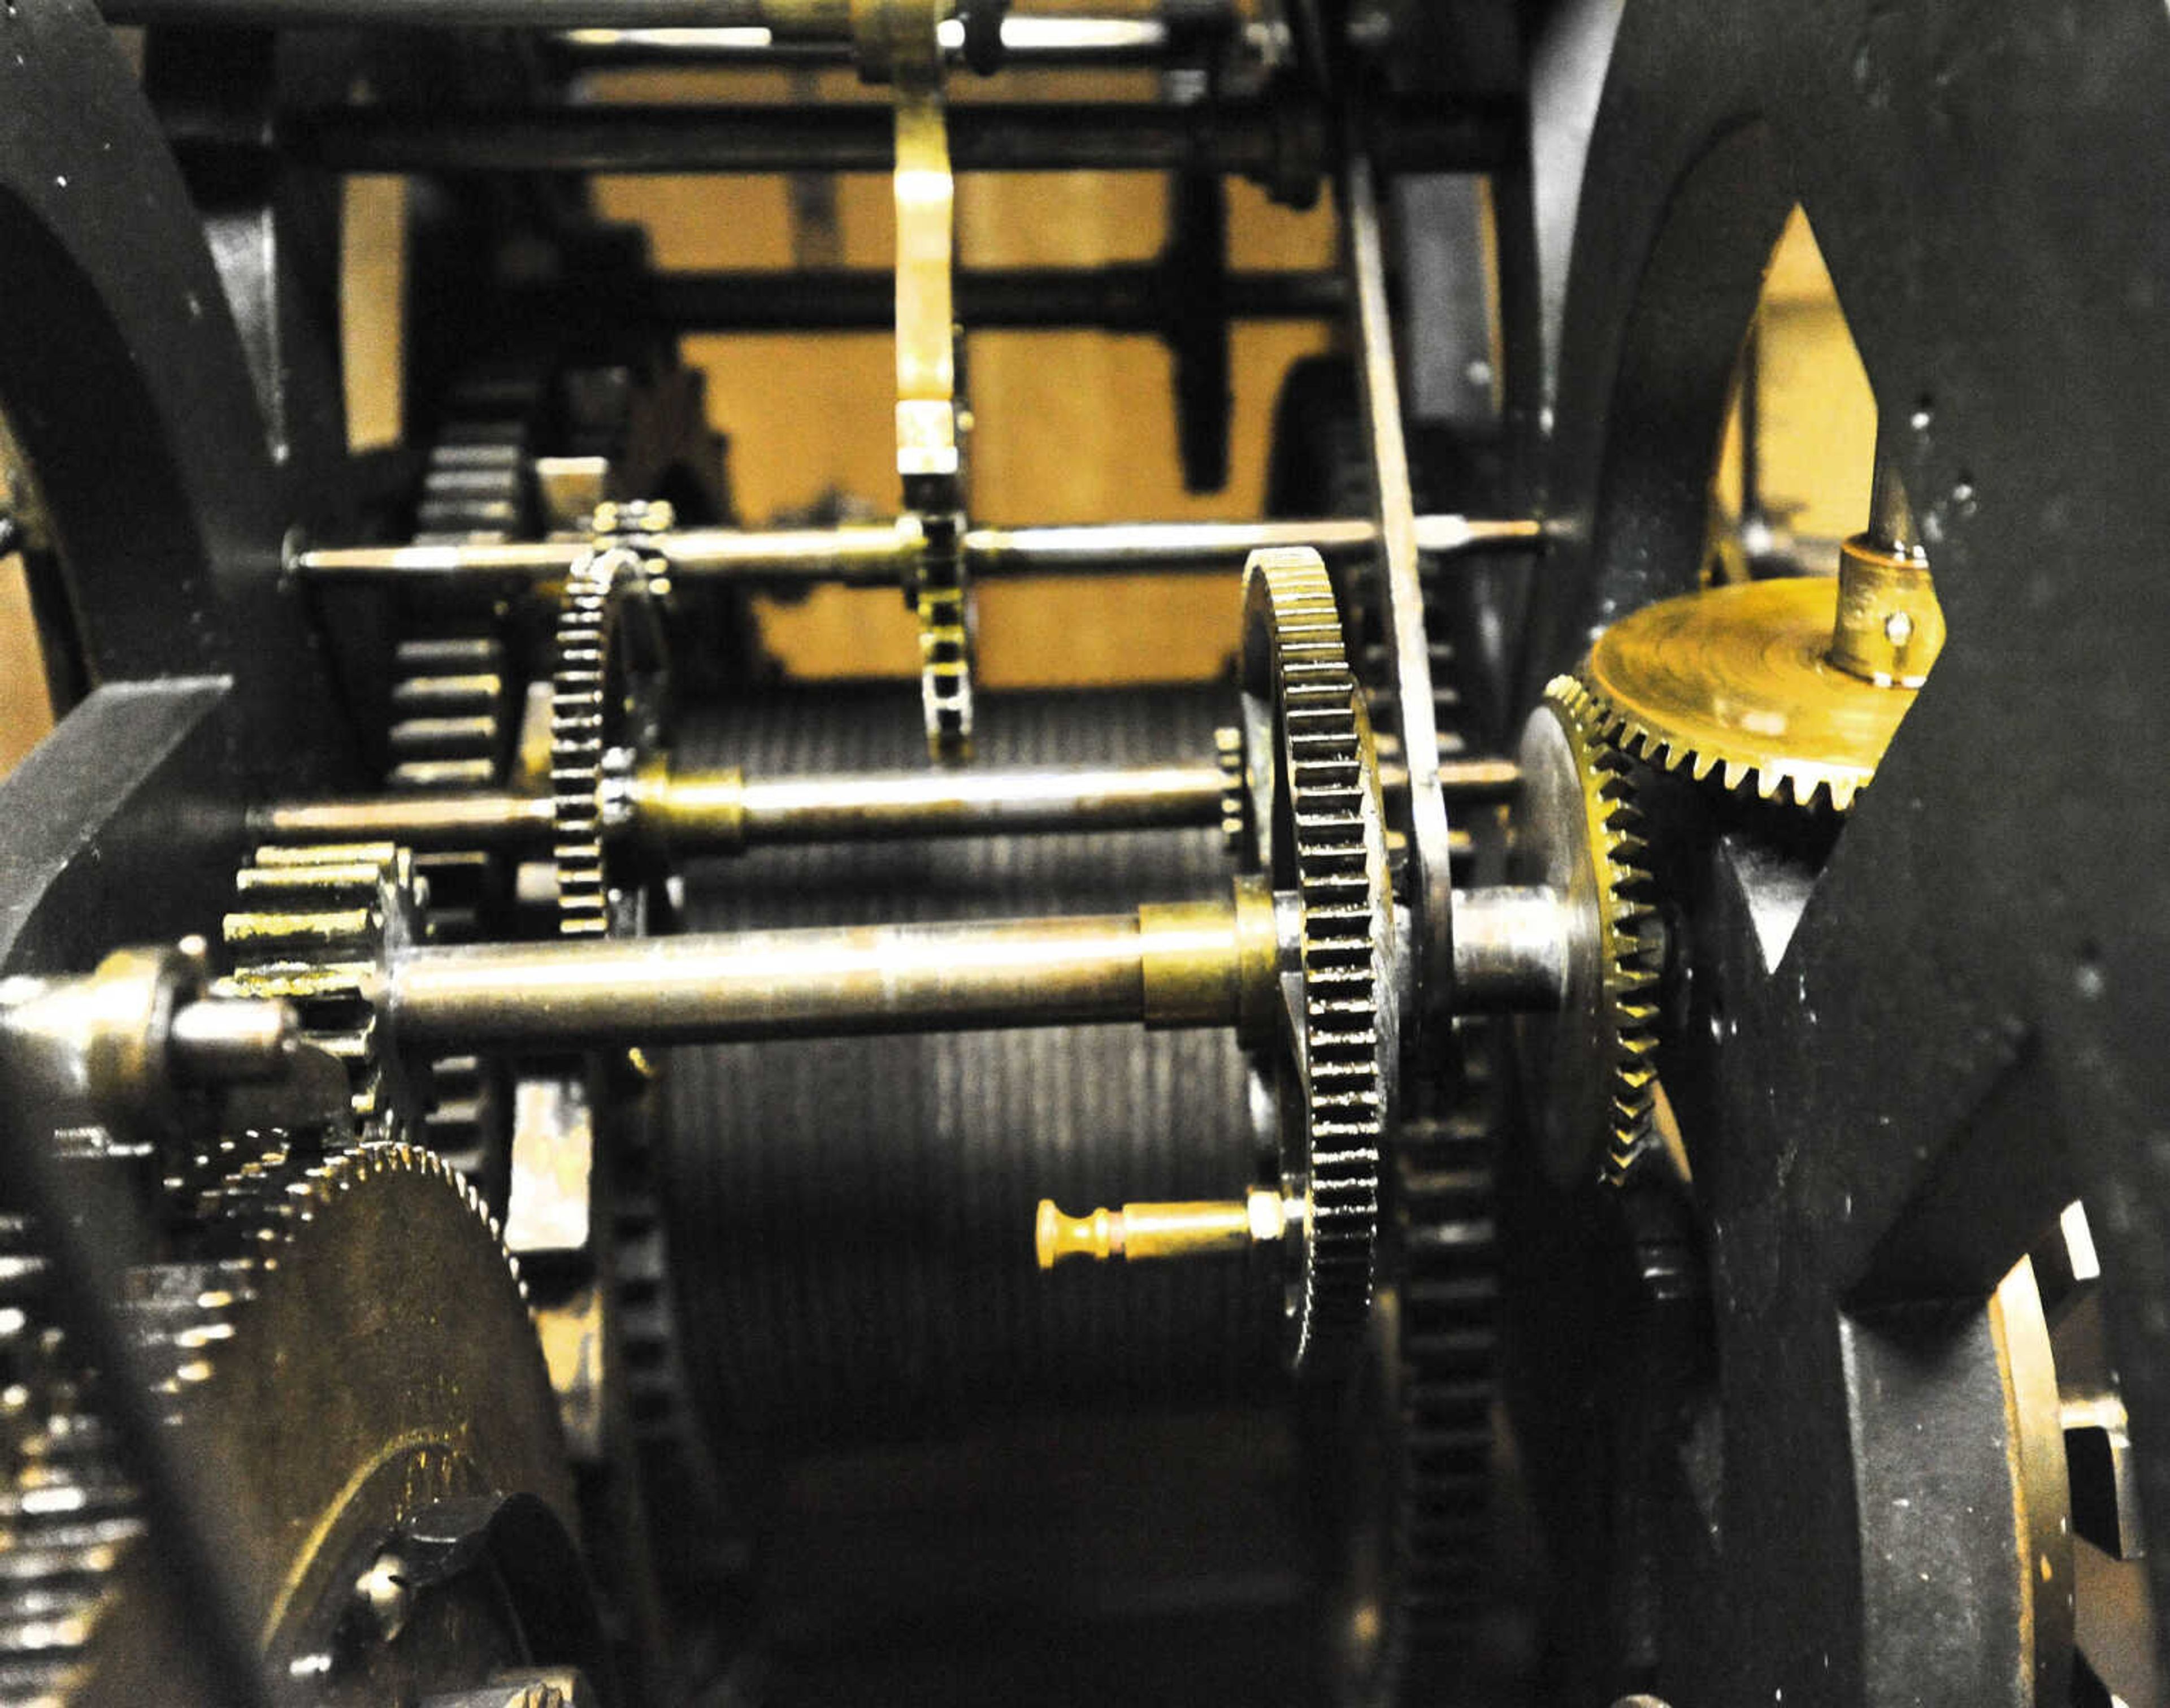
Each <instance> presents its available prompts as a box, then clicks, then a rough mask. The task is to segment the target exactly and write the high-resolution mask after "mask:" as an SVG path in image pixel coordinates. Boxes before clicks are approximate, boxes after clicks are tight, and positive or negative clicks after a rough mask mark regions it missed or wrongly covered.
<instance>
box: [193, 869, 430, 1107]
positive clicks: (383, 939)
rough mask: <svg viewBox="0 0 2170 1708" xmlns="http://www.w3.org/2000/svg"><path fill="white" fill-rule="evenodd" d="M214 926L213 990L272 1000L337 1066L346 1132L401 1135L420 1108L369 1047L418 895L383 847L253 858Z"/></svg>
mask: <svg viewBox="0 0 2170 1708" xmlns="http://www.w3.org/2000/svg"><path fill="white" fill-rule="evenodd" d="M234 897H235V903H236V905H235V908H234V911H233V912H232V913H228V914H227V916H226V918H225V919H224V920H223V922H222V925H221V934H222V937H223V938H224V940H225V943H226V946H227V951H228V952H229V953H230V954H231V955H232V956H233V961H234V968H233V972H232V975H231V977H228V978H227V979H226V980H224V981H222V986H223V988H226V989H227V990H230V991H232V992H234V993H238V994H241V995H244V996H259V997H277V998H283V999H286V1000H287V1001H290V1002H291V1003H292V1004H294V1005H295V1006H296V1008H297V1009H298V1010H299V1012H300V1015H301V1021H302V1037H303V1038H304V1040H305V1041H307V1042H309V1043H312V1044H314V1045H316V1046H317V1047H318V1048H319V1049H322V1050H324V1051H326V1052H329V1054H331V1055H332V1056H334V1057H337V1058H338V1059H339V1061H340V1062H341V1063H344V1064H345V1067H346V1069H347V1073H348V1076H349V1079H350V1082H351V1084H352V1086H353V1093H354V1118H355V1132H356V1133H357V1134H358V1135H359V1136H360V1137H361V1138H366V1139H401V1138H407V1137H408V1136H409V1134H410V1133H412V1132H414V1128H415V1126H416V1123H417V1122H418V1120H419V1119H420V1109H419V1101H420V1100H418V1099H417V1098H416V1096H415V1095H414V1088H413V1087H411V1086H410V1085H409V1083H408V1081H407V1079H406V1076H405V1075H404V1074H403V1073H402V1071H401V1068H400V1064H399V1063H398V1059H397V1058H396V1057H393V1055H392V1053H391V1052H389V1051H387V1050H385V1049H382V1047H380V1045H381V1041H382V1038H381V1034H382V1026H383V1016H382V1015H381V1014H380V1012H379V1011H378V1002H379V1000H380V998H381V994H382V983H383V980H382V976H381V975H382V970H383V967H384V966H385V963H386V962H387V961H388V960H389V959H390V958H391V957H392V956H393V955H396V954H397V953H398V951H399V950H402V949H404V948H405V947H406V946H407V945H409V944H410V943H414V942H418V941H420V940H421V938H422V936H423V934H424V926H423V918H424V914H425V909H426V908H427V905H428V886H427V885H426V884H425V883H424V882H423V881H421V880H420V878H419V877H417V876H416V875H415V872H414V859H413V857H412V856H411V855H410V854H409V853H408V852H407V850H406V849H402V848H397V847H394V846H393V844H391V843H323V844H318V845H313V846H305V847H297V848H283V847H270V848H260V849H257V851H256V853H255V854H254V856H253V857H252V858H251V859H250V860H249V864H248V865H244V866H243V868H242V869H241V870H240V871H239V872H238V873H237V874H236V875H235V877H234Z"/></svg>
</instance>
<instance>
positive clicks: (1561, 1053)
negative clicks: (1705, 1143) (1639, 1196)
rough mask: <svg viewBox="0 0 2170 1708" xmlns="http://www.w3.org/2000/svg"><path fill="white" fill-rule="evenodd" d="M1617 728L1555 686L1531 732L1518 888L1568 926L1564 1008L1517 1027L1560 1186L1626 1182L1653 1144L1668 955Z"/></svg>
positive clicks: (1575, 692)
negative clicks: (1553, 904) (1530, 891)
mask: <svg viewBox="0 0 2170 1708" xmlns="http://www.w3.org/2000/svg"><path fill="white" fill-rule="evenodd" d="M1611 717H1612V715H1611V713H1610V712H1609V711H1608V710H1607V709H1606V707H1605V706H1604V705H1603V704H1601V702H1600V701H1599V700H1598V699H1596V698H1595V696H1594V695H1592V694H1591V693H1590V690H1589V689H1588V688H1585V686H1584V685H1583V684H1582V683H1579V682H1578V681H1577V680H1576V679H1575V678H1574V677H1568V676H1563V677H1556V678H1554V679H1553V682H1552V683H1550V684H1549V685H1547V688H1546V689H1545V693H1544V698H1543V699H1542V701H1541V702H1540V703H1539V704H1538V706H1537V709H1536V710H1535V711H1533V712H1532V713H1531V715H1530V719H1529V721H1528V723H1527V724H1526V725H1524V728H1523V731H1522V742H1521V754H1520V763H1521V772H1522V779H1523V781H1522V790H1523V812H1522V816H1521V821H1520V822H1519V823H1518V825H1517V828H1516V832H1515V843H1514V847H1513V849H1512V850H1511V852H1510V855H1509V859H1508V878H1509V881H1510V882H1512V883H1516V884H1530V885H1542V886H1545V887H1547V888H1548V889H1551V890H1553V891H1556V892H1557V893H1558V895H1559V896H1560V897H1562V898H1563V905H1564V906H1565V907H1566V908H1568V910H1569V927H1570V929H1569V941H1570V945H1571V947H1570V949H1569V956H1568V967H1567V990H1566V995H1565V1000H1564V1002H1563V1004H1562V1007H1561V1009H1560V1011H1559V1012H1558V1013H1557V1014H1537V1015H1524V1016H1521V1017H1520V1018H1519V1019H1518V1020H1516V1022H1515V1030H1516V1034H1517V1045H1518V1049H1517V1054H1518V1055H1519V1056H1520V1057H1521V1063H1522V1071H1523V1074H1524V1078H1525V1080H1526V1084H1527V1085H1528V1089H1529V1092H1530V1106H1531V1109H1532V1110H1533V1111H1535V1112H1536V1116H1537V1123H1538V1127H1539V1132H1538V1135H1537V1136H1538V1141H1539V1145H1540V1148H1541V1150H1542V1154H1543V1157H1544V1160H1545V1165H1546V1168H1547V1171H1548V1172H1549V1173H1550V1174H1551V1175H1552V1176H1553V1179H1554V1180H1555V1181H1558V1183H1559V1184H1561V1185H1563V1186H1573V1185H1575V1184H1578V1183H1579V1182H1581V1181H1586V1180H1588V1179H1590V1178H1591V1177H1592V1176H1593V1175H1597V1174H1598V1173H1600V1172H1602V1173H1603V1174H1604V1175H1605V1176H1606V1177H1607V1178H1609V1179H1611V1180H1613V1181H1619V1180H1621V1179H1622V1178H1624V1177H1625V1175H1626V1174H1627V1170H1629V1169H1630V1168H1631V1167H1632V1166H1633V1164H1634V1162H1635V1160H1636V1159H1637V1158H1638V1156H1640V1155H1641V1154H1643V1152H1644V1150H1645V1149H1646V1148H1649V1145H1650V1144H1651V1143H1652V1142H1653V1130H1652V1118H1653V1107H1654V1101H1655V1096H1656V1090H1657V1068H1656V1064H1655V1056H1656V1052H1657V1047H1658V1035H1657V1027H1658V1007H1657V1001H1656V994H1657V983H1658V976H1659V973H1660V964H1659V963H1660V956H1661V954H1662V948H1661V945H1660V942H1659V940H1658V937H1657V932H1656V916H1655V915H1654V913H1653V911H1652V909H1651V908H1650V906H1649V901H1648V899H1647V898H1648V894H1649V882H1650V880H1649V874H1648V873H1647V872H1646V871H1645V870H1644V867H1643V865H1642V859H1643V854H1644V843H1643V840H1642V838H1641V835H1640V832H1641V829H1642V816H1641V814H1640V812H1639V811H1638V809H1637V807H1636V806H1635V803H1634V799H1633V775H1632V763H1631V761H1630V759H1629V758H1628V757H1627V754H1626V753H1625V752H1622V751H1621V749H1620V748H1619V747H1616V746H1615V745H1614V744H1613V743H1612V742H1610V741H1608V740H1607V738H1606V737H1607V732H1608V731H1610V730H1611V728H1612V727H1614V725H1613V723H1612V721H1611Z"/></svg>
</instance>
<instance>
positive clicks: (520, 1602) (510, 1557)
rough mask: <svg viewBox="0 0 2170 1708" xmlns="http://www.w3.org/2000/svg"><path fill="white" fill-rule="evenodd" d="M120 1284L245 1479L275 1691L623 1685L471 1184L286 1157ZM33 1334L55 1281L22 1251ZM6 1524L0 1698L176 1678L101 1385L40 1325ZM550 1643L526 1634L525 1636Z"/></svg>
mask: <svg viewBox="0 0 2170 1708" xmlns="http://www.w3.org/2000/svg"><path fill="white" fill-rule="evenodd" d="M186 1216H187V1222H188V1232H187V1234H186V1236H185V1238H184V1250H183V1251H182V1252H181V1253H179V1255H177V1256H175V1257H174V1259H172V1260H171V1261H164V1262H160V1263H158V1264H155V1265H152V1266H150V1267H148V1268H147V1269H145V1270H142V1271H140V1272H136V1274H135V1276H134V1277H132V1279H131V1286H130V1292H129V1296H128V1298H127V1301H126V1314H127V1316H128V1319H129V1321H130V1324H131V1329H132V1330H133V1331H134V1332H135V1333H136V1335H137V1336H139V1337H141V1338H142V1340H143V1341H145V1342H146V1343H147V1344H148V1345H151V1346H152V1347H156V1348H157V1349H158V1352H159V1357H160V1360H161V1363H162V1364H163V1365H164V1366H165V1367H166V1368H169V1369H170V1371H171V1376H170V1378H169V1379H168V1382H167V1384H165V1385H166V1391H168V1392H169V1393H170V1394H171V1395H172V1396H173V1406H174V1417H173V1427H177V1428H179V1429H180V1430H182V1431H184V1432H185V1433H186V1434H187V1436H188V1437H189V1438H190V1440H191V1441H193V1442H195V1443H198V1445H197V1446H195V1448H191V1449H190V1450H191V1451H192V1452H193V1453H197V1454H202V1455H204V1456H206V1458H207V1459H210V1461H211V1462H212V1463H216V1464H221V1465H224V1466H227V1467H230V1468H231V1475H230V1476H229V1478H228V1480H227V1482H226V1483H225V1485H224V1487H223V1490H222V1492H223V1494H224V1496H225V1497H226V1499H227V1501H228V1502H230V1503H231V1510H232V1513H233V1514H234V1518H235V1529H236V1531H237V1533H238V1534H242V1535H245V1536H249V1537H251V1538H254V1539H259V1540H260V1546H258V1547H254V1548H253V1549H251V1550H249V1553H248V1554H247V1555H246V1556H245V1557H243V1558H239V1559H235V1560H233V1561H230V1562H228V1564H229V1566H230V1569H231V1571H232V1582H233V1584H234V1586H235V1592H236V1598H237V1601H238V1607H239V1609H240V1610H241V1613H242V1614H243V1617H244V1618H245V1620H247V1621H248V1622H249V1625H250V1626H251V1627H252V1628H253V1629H254V1630H258V1631H259V1632H260V1633H261V1643H262V1649H263V1653H264V1657H265V1668H266V1672H267V1674H268V1675H269V1676H270V1677H272V1678H274V1679H277V1680H279V1681H281V1683H280V1685H279V1694H280V1695H281V1699H282V1700H289V1699H291V1700H296V1701H302V1700H306V1701H307V1702H309V1703H312V1704H349V1703H351V1704H355V1705H361V1704H370V1705H377V1704H382V1703H384V1702H387V1701H393V1700H398V1701H411V1700H417V1699H418V1698H419V1697H420V1696H423V1695H428V1694H430V1693H433V1692H442V1691H446V1690H449V1689H456V1688H468V1687H475V1686H480V1685H484V1684H488V1683H489V1681H490V1680H491V1679H492V1678H493V1677H494V1676H495V1675H497V1674H498V1673H500V1672H501V1671H503V1670H504V1669H505V1668H516V1667H521V1666H524V1665H531V1664H535V1663H540V1662H552V1663H557V1664H562V1665H564V1666H565V1667H569V1668H579V1669H581V1670H582V1671H584V1672H585V1673H591V1674H592V1682H593V1683H595V1684H597V1685H599V1686H600V1685H602V1684H607V1679H606V1677H605V1669H604V1657H603V1656H602V1655H601V1652H600V1648H599V1646H597V1644H596V1641H595V1635H594V1634H595V1621H594V1617H593V1614H592V1611H591V1609H589V1608H588V1607H587V1604H586V1590H585V1575H584V1572H583V1570H582V1568H581V1566H580V1560H579V1555H578V1553H577V1551H576V1550H575V1548H574V1545H573V1544H572V1542H571V1540H570V1536H571V1526H572V1522H573V1512H574V1508H573V1504H572V1490H571V1486H570V1482H569V1475H568V1472H567V1470H566V1466H565V1463H564V1454H563V1449H562V1446H561V1443H560V1440H559V1429H558V1421H557V1411H556V1405H555V1401H554V1400H553V1397H552V1395H551V1393H550V1389H549V1385H548V1379H547V1378H546V1377H545V1375H544V1373H543V1363H542V1358H541V1356H540V1353H539V1352H538V1350H537V1345H536V1341H535V1337H534V1335H533V1332H532V1330H531V1329H530V1327H529V1325H528V1321H527V1313H526V1304H525V1299H524V1297H523V1295H522V1293H521V1289H520V1286H519V1282H518V1281H517V1278H516V1276H515V1274H514V1272H513V1270H512V1267H511V1265H510V1261H509V1260H508V1259H507V1257H506V1256H505V1250H504V1247H503V1245H501V1243H500V1240H499V1239H498V1237H497V1232H496V1229H495V1226H494V1223H491V1222H490V1221H489V1218H487V1216H486V1215H485V1214H484V1212H483V1210H482V1207H481V1206H480V1203H479V1202H478V1199H477V1198H476V1197H475V1195H474V1192H473V1189H472V1188H471V1187H469V1186H467V1185H466V1184H465V1183H464V1182H463V1181H461V1180H460V1179H459V1178H458V1176H457V1175H455V1174H454V1173H453V1172H452V1170H450V1169H449V1168H448V1167H447V1166H446V1165H445V1164H444V1163H442V1162H441V1161H440V1160H439V1159H437V1158H436V1157H435V1156H433V1155H431V1154H430V1153H428V1152H426V1151H422V1150H419V1149H415V1148H409V1147H408V1146H405V1145H398V1144H373V1145H365V1146H361V1147H358V1148H350V1149H345V1150H342V1151H336V1152H334V1153H332V1154H317V1155H311V1154H304V1153H302V1152H301V1151H298V1150H297V1151H296V1152H294V1153H291V1154H289V1153H288V1152H286V1151H285V1150H283V1149H274V1150H272V1151H270V1152H269V1153H267V1154H265V1156H264V1157H263V1158H262V1159H259V1161H257V1162H254V1163H252V1164H249V1165H246V1166H245V1167H243V1168H242V1169H241V1170H238V1171H237V1172H236V1173H234V1174H233V1175H230V1176H229V1177H228V1178H227V1180H226V1181H224V1182H222V1184H221V1185H220V1186H216V1187H215V1188H212V1189H211V1190H210V1191H206V1192H205V1193H204V1194H202V1195H201V1197H200V1198H199V1199H198V1201H197V1202H195V1204H194V1205H193V1206H191V1207H189V1208H188V1210H187V1212H186ZM16 1272H17V1275H18V1292H19V1295H20V1297H21V1307H20V1312H21V1314H22V1316H23V1317H24V1320H25V1321H26V1323H29V1324H35V1321H36V1320H38V1317H39V1314H40V1299H39V1297H38V1293H37V1287H38V1285H39V1284H40V1277H41V1275H42V1269H41V1267H40V1265H39V1264H38V1263H37V1261H36V1260H35V1257H31V1256H24V1258H23V1259H22V1260H21V1261H19V1263H18V1264H17V1266H16ZM24 1335H25V1336H27V1338H24V1336H19V1337H18V1341H17V1344H18V1345H19V1347H21V1352H19V1354H18V1355H17V1362H16V1363H15V1369H16V1372H17V1373H18V1375H19V1376H25V1377H28V1378H29V1381H28V1382H26V1383H24V1384H23V1385H22V1386H21V1388H20V1389H19V1400H18V1402H17V1404H16V1405H15V1408H14V1411H13V1417H12V1419H11V1422H12V1423H13V1434H12V1438H11V1441H10V1447H11V1448H12V1458H13V1466H12V1469H13V1497H12V1498H11V1499H10V1500H9V1502H8V1505H7V1508H6V1510H5V1513H4V1515H0V1555H4V1557H5V1558H7V1559H8V1561H10V1563H11V1564H10V1571H8V1574H7V1577H6V1580H5V1582H4V1585H0V1656H4V1662H0V1700H7V1701H9V1702H24V1703H28V1702H32V1701H35V1702H40V1703H60V1702H68V1703H116V1704H117V1703H141V1702H145V1701H151V1700H160V1699H161V1698H160V1693H161V1691H162V1689H164V1688H165V1684H166V1681H168V1680H169V1679H172V1678H174V1677H176V1676H186V1675H187V1669H188V1663H187V1662H186V1660H185V1657H184V1656H185V1647H186V1645H187V1642H188V1638H187V1636H186V1634H184V1633H179V1632H176V1631H174V1630H171V1629H169V1628H168V1625H167V1623H166V1620H165V1616H164V1609H165V1601H164V1598H163V1596H162V1595H161V1593H160V1590H159V1586H158V1582H156V1580H155V1578H154V1577H152V1575H151V1569H150V1568H151V1564H152V1550H148V1549H143V1548H138V1547H137V1546H136V1545H135V1544H136V1538H137V1535H138V1533H139V1531H140V1529H141V1521H140V1519H139V1518H137V1517H136V1512H135V1507H134V1505H133V1500H132V1497H131V1493H130V1491H129V1490H128V1488H127V1486H126V1481H125V1480H124V1479H123V1478H122V1477H121V1476H120V1474H119V1473H118V1472H117V1471H116V1470H115V1469H114V1468H113V1467H112V1466H111V1464H110V1462H109V1461H108V1460H107V1459H106V1458H105V1456H104V1454H105V1448H104V1437H103V1435H102V1432H101V1430H100V1427H99V1422H98V1409H97V1389H96V1384H95V1382H94V1381H90V1380H87V1379H85V1378H84V1376H83V1374H82V1373H80V1372H72V1371H70V1370H69V1369H68V1368H67V1360H66V1356H65V1349H64V1347H61V1346H60V1345H59V1344H58V1343H57V1342H56V1340H55V1338H54V1336H52V1334H51V1332H50V1331H36V1330H35V1328H30V1329H26V1330H25V1331H24ZM538 1644H539V1645H544V1646H546V1647H543V1648H538V1647H537V1645H538Z"/></svg>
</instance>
